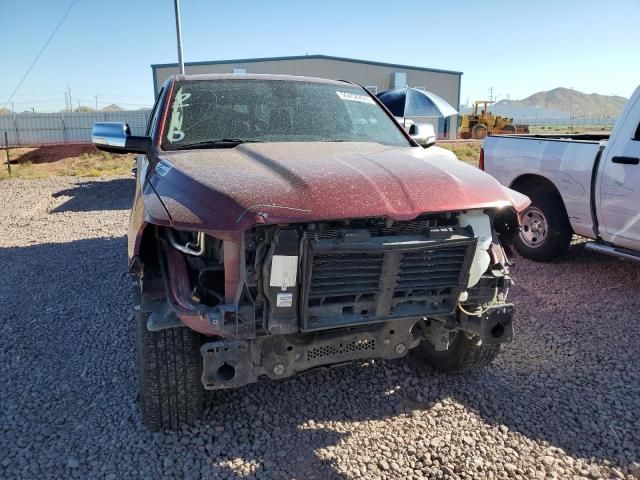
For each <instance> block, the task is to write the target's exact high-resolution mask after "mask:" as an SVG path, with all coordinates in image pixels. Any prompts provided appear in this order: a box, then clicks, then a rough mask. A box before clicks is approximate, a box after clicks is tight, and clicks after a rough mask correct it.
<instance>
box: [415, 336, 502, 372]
mask: <svg viewBox="0 0 640 480" xmlns="http://www.w3.org/2000/svg"><path fill="white" fill-rule="evenodd" d="M500 348H501V345H485V344H481V343H480V340H479V338H478V337H471V338H470V337H469V336H468V335H467V334H466V333H464V332H457V333H456V334H455V337H454V339H453V341H452V342H451V343H450V344H449V348H448V349H447V350H444V351H441V352H439V351H436V350H434V348H433V345H431V342H429V341H428V340H424V341H423V342H421V343H420V345H418V347H417V348H416V350H417V353H418V356H419V357H420V358H421V359H422V360H424V361H425V362H426V363H428V364H429V365H431V366H432V367H434V368H437V369H438V370H442V371H443V372H450V373H464V372H471V371H474V370H479V369H481V368H484V367H486V366H487V365H489V364H490V363H491V362H492V361H493V360H494V359H495V358H496V356H497V355H498V353H500Z"/></svg>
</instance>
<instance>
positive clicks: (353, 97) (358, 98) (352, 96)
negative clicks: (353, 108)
mask: <svg viewBox="0 0 640 480" xmlns="http://www.w3.org/2000/svg"><path fill="white" fill-rule="evenodd" d="M336 95H338V96H339V97H340V98H341V99H342V100H350V101H352V102H361V103H371V104H375V103H376V102H374V101H373V98H371V97H368V96H366V95H359V94H357V93H350V92H336Z"/></svg>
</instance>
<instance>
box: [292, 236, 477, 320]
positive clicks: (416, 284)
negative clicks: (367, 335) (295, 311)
mask: <svg viewBox="0 0 640 480" xmlns="http://www.w3.org/2000/svg"><path fill="white" fill-rule="evenodd" d="M341 238H342V240H341ZM350 239H351V240H350ZM475 242H476V240H475V238H474V236H473V234H472V232H469V231H468V230H466V229H462V228H459V227H448V228H445V229H443V228H439V229H438V230H437V235H430V234H429V232H425V234H423V235H415V234H414V235H404V236H403V235H394V236H383V237H371V236H370V234H369V235H366V234H365V235H361V234H359V233H357V232H356V233H354V232H353V231H347V234H344V235H342V236H341V237H340V236H337V237H332V238H330V239H327V238H318V237H316V238H314V239H311V240H309V242H308V245H307V248H306V249H305V250H306V254H307V259H306V262H305V265H306V268H305V269H304V273H303V276H304V288H303V300H302V303H303V305H302V313H303V314H302V329H303V330H306V331H309V330H321V329H327V328H335V327H345V326H351V325H358V324H362V323H373V322H377V321H386V320H389V319H393V318H408V317H420V316H433V315H443V314H449V313H451V312H453V311H454V309H455V306H456V303H457V299H458V297H459V295H460V292H461V290H462V287H463V286H464V285H465V283H466V279H467V276H468V271H469V264H470V261H471V258H472V257H473V252H474V249H475Z"/></svg>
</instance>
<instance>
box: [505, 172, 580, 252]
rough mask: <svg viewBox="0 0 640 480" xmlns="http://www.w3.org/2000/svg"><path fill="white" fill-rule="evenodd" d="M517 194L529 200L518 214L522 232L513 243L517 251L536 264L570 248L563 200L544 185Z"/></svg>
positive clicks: (524, 189)
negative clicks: (521, 194)
mask: <svg viewBox="0 0 640 480" xmlns="http://www.w3.org/2000/svg"><path fill="white" fill-rule="evenodd" d="M520 191H521V192H522V193H524V194H525V195H527V196H528V197H529V198H530V199H531V205H530V206H529V207H527V208H526V209H525V210H524V212H522V214H521V215H520V220H521V223H522V230H521V231H520V233H519V234H518V235H516V236H515V238H514V242H513V243H514V245H515V247H516V250H517V251H518V253H520V255H522V256H523V257H525V258H529V259H531V260H535V261H538V262H546V261H549V260H552V259H554V258H557V257H559V256H561V255H562V254H564V253H565V252H566V251H567V250H568V249H569V245H570V244H571V237H572V236H573V231H572V230H571V224H570V223H569V217H568V216H567V212H566V210H565V208H564V205H563V203H562V198H560V196H559V195H558V194H557V193H556V192H555V191H553V190H552V189H550V188H549V187H546V186H544V185H531V186H528V187H526V188H523V189H521V190H520Z"/></svg>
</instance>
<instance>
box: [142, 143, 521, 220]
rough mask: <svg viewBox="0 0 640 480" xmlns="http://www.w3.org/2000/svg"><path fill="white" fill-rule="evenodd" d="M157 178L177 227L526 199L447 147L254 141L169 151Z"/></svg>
mask: <svg viewBox="0 0 640 480" xmlns="http://www.w3.org/2000/svg"><path fill="white" fill-rule="evenodd" d="M160 160H161V161H160V162H159V164H157V165H156V168H155V171H154V172H150V174H149V177H150V181H151V183H152V185H153V187H154V189H155V191H156V193H157V194H158V196H159V197H160V199H161V201H162V203H163V204H164V206H165V208H166V210H167V212H168V214H169V217H170V224H171V225H172V226H173V227H176V228H189V229H202V230H209V231H211V230H224V231H240V230H245V229H247V228H249V227H250V226H252V225H255V224H258V223H269V224H271V223H290V222H309V221H317V220H328V219H347V218H362V217H388V218H392V219H394V220H399V221H401V220H411V219H413V218H415V217H417V216H418V215H420V214H422V213H435V212H445V211H458V210H466V209H476V208H491V207H507V206H511V207H513V208H515V209H516V210H517V211H521V210H522V209H524V208H525V207H526V206H527V205H528V202H529V200H528V198H527V197H525V196H524V195H521V194H519V193H517V192H514V191H513V190H510V189H508V188H506V187H503V186H502V185H500V183H498V182H497V181H496V180H495V179H494V178H493V177H491V176H489V175H488V174H486V173H484V172H482V171H480V170H478V169H477V168H474V167H472V166H470V165H466V164H464V163H463V162H460V161H458V160H457V159H456V158H455V156H454V155H453V154H452V153H451V152H449V151H447V150H444V149H442V148H438V147H431V148H429V149H423V148H417V147H402V148H398V147H388V146H384V145H380V144H377V143H356V142H353V143H352V142H345V143H341V142H337V143H327V142H313V143H311V142H304V143H303V142H300V143H291V142H287V143H247V144H242V145H239V146H237V147H235V148H231V149H229V148H223V149H203V150H189V151H175V152H162V153H161V154H160Z"/></svg>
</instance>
